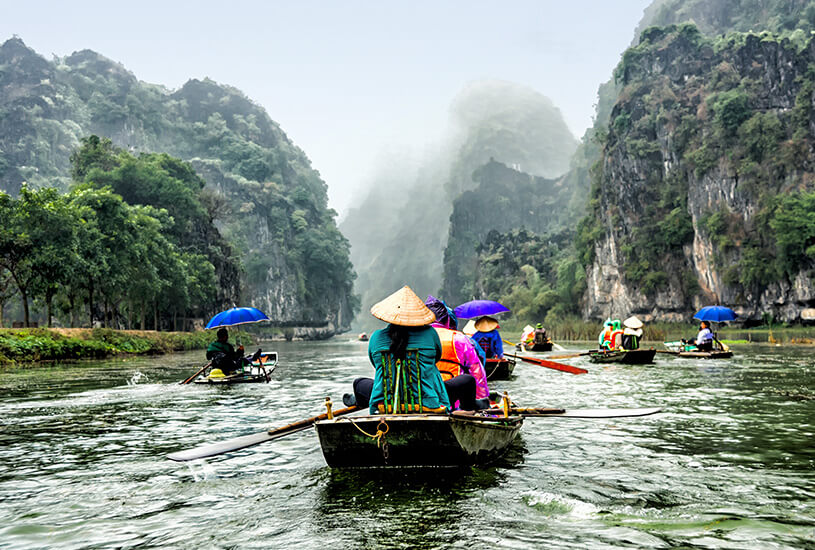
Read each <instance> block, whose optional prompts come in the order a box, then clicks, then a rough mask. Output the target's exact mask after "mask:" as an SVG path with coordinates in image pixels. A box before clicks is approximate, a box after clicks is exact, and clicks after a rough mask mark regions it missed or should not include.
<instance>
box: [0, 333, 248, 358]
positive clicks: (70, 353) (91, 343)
mask: <svg viewBox="0 0 815 550" xmlns="http://www.w3.org/2000/svg"><path fill="white" fill-rule="evenodd" d="M232 336H233V337H234V335H232ZM242 336H244V341H248V340H249V339H250V338H246V336H247V335H245V334H242ZM214 337H215V335H214V333H213V332H212V331H198V332H155V331H151V330H113V329H104V328H95V329H89V328H72V329H64V328H52V329H48V328H29V329H0V364H4V363H6V364H8V363H25V362H35V361H51V360H57V359H90V358H100V357H108V356H111V355H119V354H125V353H128V354H139V355H150V354H161V353H170V352H173V351H182V350H192V349H204V348H206V347H207V344H209V343H210V342H211V341H212V340H213V339H214Z"/></svg>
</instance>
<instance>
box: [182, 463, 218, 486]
mask: <svg viewBox="0 0 815 550" xmlns="http://www.w3.org/2000/svg"><path fill="white" fill-rule="evenodd" d="M187 467H188V468H189V470H190V474H191V475H192V479H193V480H194V481H196V482H198V481H208V480H210V479H214V478H216V477H218V474H217V472H216V471H215V468H213V467H212V464H210V463H209V462H207V461H206V460H195V461H192V462H187Z"/></svg>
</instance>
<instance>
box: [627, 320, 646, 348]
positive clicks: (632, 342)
mask: <svg viewBox="0 0 815 550" xmlns="http://www.w3.org/2000/svg"><path fill="white" fill-rule="evenodd" d="M623 326H624V327H625V330H623V349H625V350H635V349H639V348H640V337H641V336H642V321H640V320H639V319H637V318H636V317H629V318H628V319H626V320H625V321H623Z"/></svg>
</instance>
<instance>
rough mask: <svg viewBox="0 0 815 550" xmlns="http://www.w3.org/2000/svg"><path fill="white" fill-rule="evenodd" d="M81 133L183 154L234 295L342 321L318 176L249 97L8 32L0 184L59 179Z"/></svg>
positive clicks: (347, 315) (339, 267) (279, 312)
mask: <svg viewBox="0 0 815 550" xmlns="http://www.w3.org/2000/svg"><path fill="white" fill-rule="evenodd" d="M90 134H96V135H100V136H106V137H110V138H111V139H112V140H113V142H114V144H115V145H117V146H119V147H123V148H125V149H127V150H129V151H131V152H134V153H138V152H142V151H145V152H148V151H159V152H166V153H169V154H170V155H173V156H176V157H180V158H182V159H184V160H188V161H191V162H192V163H193V165H194V167H195V169H196V171H198V173H199V174H201V175H202V176H203V177H204V179H205V180H206V182H207V189H210V190H211V191H212V192H213V195H214V200H216V201H217V202H219V204H220V215H219V220H218V223H219V227H220V229H221V231H222V233H223V234H224V235H225V236H226V237H227V238H228V239H229V240H230V241H231V242H232V243H233V244H234V245H235V249H236V250H238V251H239V252H240V255H241V261H242V263H243V266H244V269H245V276H244V280H243V284H242V289H243V292H242V294H243V296H242V302H244V303H246V304H252V305H254V306H256V307H259V308H261V309H262V310H264V311H265V312H266V313H267V314H268V315H269V316H270V317H271V318H272V319H274V320H275V321H276V322H277V323H278V324H280V325H285V326H304V327H310V331H311V332H314V331H315V330H317V329H316V327H320V328H319V331H318V332H320V334H331V333H333V332H334V331H339V330H342V329H344V328H347V327H348V325H349V323H350V321H351V319H352V317H353V314H354V309H355V307H356V299H355V298H354V296H353V293H352V284H353V278H354V275H353V269H352V266H351V263H350V261H349V245H348V241H347V240H345V238H344V237H343V236H342V235H341V234H340V233H339V231H338V229H337V227H336V223H335V219H334V218H335V216H336V213H335V212H334V211H332V210H330V209H329V208H328V206H327V193H326V184H325V182H323V181H322V180H321V179H320V176H319V174H318V173H317V171H316V170H314V169H313V168H312V166H311V163H310V161H309V160H308V158H307V157H306V155H305V153H303V151H302V150H300V149H299V148H298V147H297V146H295V145H294V144H293V143H292V142H291V141H290V140H289V139H288V137H287V136H286V134H285V133H284V132H283V131H282V130H281V129H280V127H279V126H278V125H277V123H275V122H274V121H273V120H272V119H271V118H270V117H269V115H268V114H267V113H266V112H265V111H264V110H263V109H262V108H261V107H259V106H258V105H256V104H254V103H253V102H252V101H251V100H249V99H248V98H246V97H245V96H244V95H243V94H242V93H240V92H239V91H238V90H236V89H234V88H230V87H228V86H223V85H219V84H216V83H214V82H212V81H209V80H191V81H189V82H188V83H186V84H185V85H184V86H183V87H182V88H181V89H179V90H176V91H169V90H167V89H165V88H163V87H161V86H156V85H152V84H147V83H144V82H141V81H139V80H138V79H137V78H136V77H135V76H134V75H133V74H132V73H130V72H129V71H127V70H126V69H125V68H124V67H123V66H121V65H120V64H117V63H114V62H112V61H110V60H109V59H106V58H105V57H103V56H101V55H99V54H97V53H95V52H92V51H89V50H84V51H81V52H77V53H74V54H73V55H70V56H68V57H66V58H62V59H55V60H54V61H53V62H49V61H47V60H45V59H43V58H42V57H41V56H39V55H38V54H37V53H36V52H34V51H33V50H31V49H30V48H28V47H26V46H25V44H24V43H23V42H22V41H21V40H19V39H17V38H14V39H11V40H8V41H7V42H5V43H4V44H3V45H2V46H0V190H3V191H6V192H9V193H11V194H16V193H17V192H18V191H19V188H20V185H21V183H22V182H23V181H27V182H28V183H29V185H32V186H34V187H41V186H56V187H59V188H62V189H66V188H67V187H68V186H69V185H70V163H69V157H70V154H71V153H72V151H74V150H75V149H76V148H77V147H78V145H79V140H80V139H81V138H82V137H85V136H87V135H90ZM315 334H316V333H315Z"/></svg>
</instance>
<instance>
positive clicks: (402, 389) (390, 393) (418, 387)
mask: <svg viewBox="0 0 815 550" xmlns="http://www.w3.org/2000/svg"><path fill="white" fill-rule="evenodd" d="M382 393H383V395H384V398H385V399H384V402H383V403H380V404H379V405H378V410H379V412H380V414H415V413H424V412H428V413H443V412H445V410H446V409H445V408H444V407H438V408H430V407H425V406H424V405H423V404H422V371H421V368H420V367H419V350H418V349H411V348H408V349H407V350H406V352H405V358H404V360H402V359H397V358H396V357H394V356H393V354H391V353H388V352H385V353H383V354H382Z"/></svg>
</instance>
